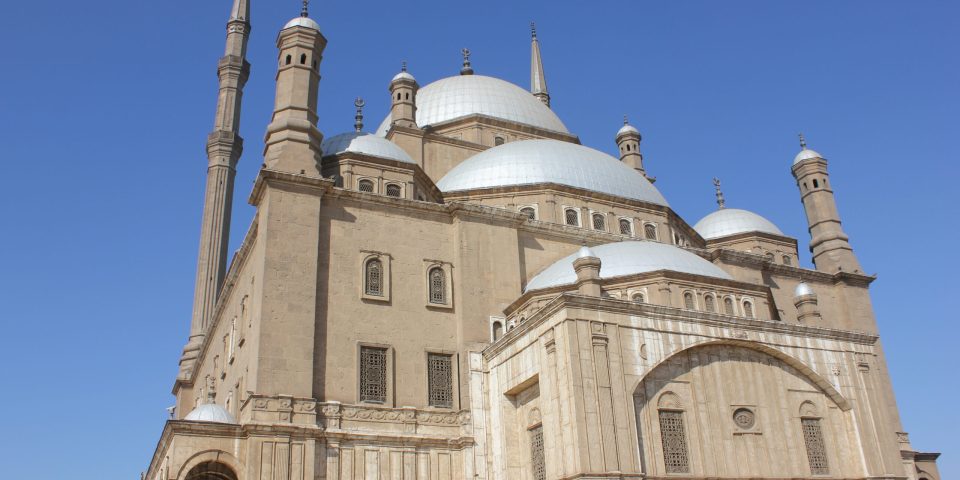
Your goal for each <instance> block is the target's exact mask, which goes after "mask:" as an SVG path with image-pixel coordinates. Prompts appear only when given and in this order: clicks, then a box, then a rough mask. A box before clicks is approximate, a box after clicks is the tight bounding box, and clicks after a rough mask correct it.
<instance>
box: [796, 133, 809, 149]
mask: <svg viewBox="0 0 960 480" xmlns="http://www.w3.org/2000/svg"><path fill="white" fill-rule="evenodd" d="M797 136H798V137H800V149H801V150H806V149H807V140H806V139H805V138H803V133H798V134H797Z"/></svg>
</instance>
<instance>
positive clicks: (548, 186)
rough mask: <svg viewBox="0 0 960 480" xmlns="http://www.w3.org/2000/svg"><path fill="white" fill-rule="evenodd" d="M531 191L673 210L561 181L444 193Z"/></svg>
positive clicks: (459, 196)
mask: <svg viewBox="0 0 960 480" xmlns="http://www.w3.org/2000/svg"><path fill="white" fill-rule="evenodd" d="M531 192H543V193H552V194H557V193H563V194H567V195H571V196H575V197H581V198H582V199H583V200H585V201H591V202H598V203H604V204H608V205H610V206H621V207H623V206H625V207H628V208H636V209H639V210H644V211H647V212H650V213H660V214H663V215H670V213H671V212H672V210H671V209H670V207H669V206H665V205H658V204H656V203H649V202H643V201H640V200H633V199H629V198H624V197H618V196H616V195H610V194H607V193H602V192H596V191H593V190H587V189H584V188H577V187H571V186H569V185H561V184H559V183H552V182H542V183H529V184H524V185H505V186H498V187H486V188H477V189H471V190H459V191H455V192H446V193H445V194H444V197H445V198H448V199H451V200H469V199H477V198H484V197H493V196H499V195H503V194H510V193H531Z"/></svg>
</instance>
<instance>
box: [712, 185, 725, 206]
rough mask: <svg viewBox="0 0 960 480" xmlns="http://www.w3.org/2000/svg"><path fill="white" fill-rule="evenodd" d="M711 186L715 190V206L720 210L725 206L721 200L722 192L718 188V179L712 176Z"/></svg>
mask: <svg viewBox="0 0 960 480" xmlns="http://www.w3.org/2000/svg"><path fill="white" fill-rule="evenodd" d="M713 187H714V188H715V189H716V190H717V206H718V207H720V209H721V210H723V209H724V208H726V202H725V201H724V200H723V192H722V191H721V190H720V179H719V178H717V177H713Z"/></svg>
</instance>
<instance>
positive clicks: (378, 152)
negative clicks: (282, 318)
mask: <svg viewBox="0 0 960 480" xmlns="http://www.w3.org/2000/svg"><path fill="white" fill-rule="evenodd" d="M322 148H323V156H325V157H326V156H327V155H336V154H338V153H343V152H354V153H362V154H365V155H370V156H373V157H380V158H386V159H388V160H396V161H398V162H404V163H417V162H414V161H413V159H412V158H410V155H407V152H405V151H403V149H402V148H400V147H398V146H397V145H396V144H394V143H393V142H391V141H390V140H387V139H386V138H382V137H378V136H376V135H371V134H369V133H361V132H348V133H341V134H340V135H336V136H333V137H330V138H328V139H325V140H324V141H323V146H322Z"/></svg>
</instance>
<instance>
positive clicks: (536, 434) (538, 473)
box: [530, 425, 547, 480]
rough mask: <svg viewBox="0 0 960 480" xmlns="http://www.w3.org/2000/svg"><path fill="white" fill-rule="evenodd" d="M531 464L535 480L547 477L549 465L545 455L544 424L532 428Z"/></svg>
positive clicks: (543, 479)
mask: <svg viewBox="0 0 960 480" xmlns="http://www.w3.org/2000/svg"><path fill="white" fill-rule="evenodd" d="M530 465H531V466H532V468H533V480H546V479H547V466H546V461H545V459H544V456H543V425H537V426H536V427H534V428H531V429H530Z"/></svg>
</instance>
